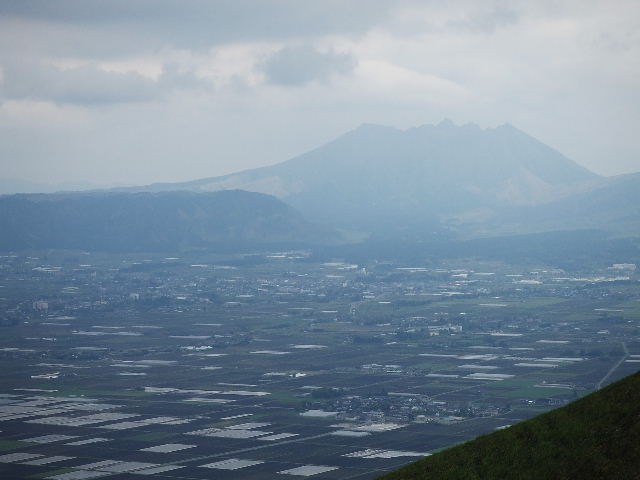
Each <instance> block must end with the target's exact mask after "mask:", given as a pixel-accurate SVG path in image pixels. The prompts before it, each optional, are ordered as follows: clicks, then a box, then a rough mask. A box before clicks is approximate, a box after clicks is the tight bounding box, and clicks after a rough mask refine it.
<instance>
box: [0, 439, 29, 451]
mask: <svg viewBox="0 0 640 480" xmlns="http://www.w3.org/2000/svg"><path fill="white" fill-rule="evenodd" d="M30 445H35V444H34V443H31V442H20V441H18V440H0V452H6V451H7V450H15V449H16V448H24V447H28V446H30Z"/></svg>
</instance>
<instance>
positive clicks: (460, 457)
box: [380, 372, 640, 480]
mask: <svg viewBox="0 0 640 480" xmlns="http://www.w3.org/2000/svg"><path fill="white" fill-rule="evenodd" d="M605 478H606V479H640V372H638V373H635V374H633V375H630V376H628V377H626V378H624V379H622V380H620V381H618V382H616V383H613V384H611V385H609V386H608V387H606V388H604V389H602V390H600V391H598V392H595V393H592V394H590V395H588V396H586V397H584V398H582V399H580V400H577V401H575V402H573V403H571V404H569V405H567V406H565V407H562V408H559V409H557V410H554V411H551V412H548V413H545V414H543V415H540V416H538V417H535V418H532V419H530V420H527V421H526V422H523V423H520V424H518V425H515V426H513V427H510V428H508V429H505V430H501V431H498V432H495V433H492V434H488V435H483V436H481V437H478V438H477V439H475V440H472V441H470V442H467V443H464V444H462V445H459V446H456V447H453V448H450V449H448V450H444V451H442V452H440V453H438V454H435V455H433V456H431V457H428V458H425V459H422V460H419V461H418V462H415V463H412V464H410V465H407V466H406V467H404V468H401V469H400V470H397V471H396V472H393V473H390V474H388V475H385V476H383V477H381V479H380V480H382V479H384V480H400V479H402V480H413V479H415V480H417V479H429V480H436V479H437V480H442V479H465V480H467V479H468V480H472V479H483V480H485V479H501V480H502V479H605Z"/></svg>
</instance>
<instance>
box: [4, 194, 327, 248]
mask: <svg viewBox="0 0 640 480" xmlns="http://www.w3.org/2000/svg"><path fill="white" fill-rule="evenodd" d="M0 232H2V233H1V234H0V250H4V251H8V250H9V251H11V250H13V251H15V250H24V249H49V248H58V249H81V250H101V251H117V252H132V251H144V252H148V251H180V250H185V249H188V250H194V249H196V250H197V249H204V250H218V251H229V252H230V251H243V250H245V251H246V250H253V249H256V248H265V247H267V246H272V247H273V246H274V245H278V246H282V245H285V246H286V245H292V246H295V245H300V244H304V245H313V244H319V243H324V242H327V241H332V240H335V239H336V238H339V235H338V234H337V233H335V232H334V231H332V230H330V229H326V228H320V227H317V226H315V225H313V224H311V223H309V222H307V221H306V220H305V219H304V218H303V217H302V215H300V213H298V212H297V211H295V210H294V209H293V208H292V207H290V206H288V205H286V204H284V203H283V202H281V201H280V200H278V199H277V198H275V197H272V196H269V195H263V194H260V193H253V192H245V191H238V190H232V191H224V192H212V193H205V194H198V193H192V192H162V193H147V192H143V193H117V192H102V193H67V194H52V195H46V194H43V195H12V196H4V197H0Z"/></svg>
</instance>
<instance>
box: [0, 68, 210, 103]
mask: <svg viewBox="0 0 640 480" xmlns="http://www.w3.org/2000/svg"><path fill="white" fill-rule="evenodd" d="M2 70H3V80H2V94H3V96H4V97H5V98H7V99H30V100H45V101H51V102H55V103H58V104H64V103H70V104H81V105H101V104H114V103H131V102H145V101H150V100H154V99H156V98H158V97H159V96H161V95H162V94H164V93H166V92H168V91H170V90H173V89H179V88H194V87H202V86H204V84H203V82H201V81H200V80H199V79H197V78H196V77H195V76H194V75H193V74H191V73H189V72H186V73H183V72H179V71H178V70H177V69H175V68H174V67H166V68H165V70H164V72H163V74H162V75H161V76H160V77H159V79H158V80H157V81H156V80H153V79H150V78H148V77H145V76H142V75H140V74H138V73H135V72H127V73H119V72H107V71H104V70H101V69H98V68H96V67H95V66H92V65H84V66H80V67H77V68H71V69H60V68H57V67H55V66H52V65H47V64H44V63H41V62H27V61H10V62H6V63H5V64H4V65H3V69H2Z"/></svg>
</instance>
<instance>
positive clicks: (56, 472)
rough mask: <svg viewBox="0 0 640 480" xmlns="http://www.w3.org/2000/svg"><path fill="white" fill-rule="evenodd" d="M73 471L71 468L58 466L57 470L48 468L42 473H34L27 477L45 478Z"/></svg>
mask: <svg viewBox="0 0 640 480" xmlns="http://www.w3.org/2000/svg"><path fill="white" fill-rule="evenodd" d="M69 472H73V468H59V469H58V470H50V471H48V472H44V473H36V474H35V475H31V476H29V478H47V477H52V476H54V475H62V474H63V473H69Z"/></svg>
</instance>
